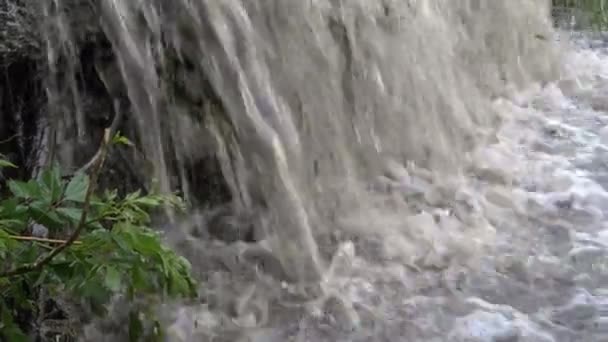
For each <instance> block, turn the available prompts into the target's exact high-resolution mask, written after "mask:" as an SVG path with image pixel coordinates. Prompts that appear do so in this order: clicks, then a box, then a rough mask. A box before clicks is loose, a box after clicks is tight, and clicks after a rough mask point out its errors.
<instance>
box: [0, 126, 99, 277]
mask: <svg viewBox="0 0 608 342" xmlns="http://www.w3.org/2000/svg"><path fill="white" fill-rule="evenodd" d="M110 139H111V129H110V128H107V129H106V130H105V131H104V137H103V141H102V142H101V146H100V147H99V152H98V154H99V158H97V162H96V165H95V167H94V168H93V171H92V172H91V180H90V182H89V186H88V188H87V192H86V195H85V198H84V205H83V208H82V215H80V221H79V222H78V226H76V230H74V232H73V233H72V235H70V237H69V238H68V239H67V240H66V241H65V242H64V243H62V244H61V245H60V246H58V247H57V248H55V249H53V250H52V251H51V252H50V253H49V254H47V255H46V256H44V257H40V258H38V260H36V262H34V263H31V264H27V265H23V266H20V267H16V268H14V269H12V270H8V271H6V272H3V273H0V278H6V277H12V276H16V275H21V274H25V273H29V272H32V271H37V270H40V269H41V268H42V267H44V266H45V265H46V264H48V263H49V262H51V260H53V258H55V257H56V256H57V255H58V254H59V253H61V252H63V251H64V250H65V249H66V248H68V247H69V246H70V245H72V244H73V243H74V242H76V240H77V239H78V236H80V233H81V232H82V230H83V229H84V227H85V226H86V221H87V214H88V211H89V207H90V206H91V197H92V195H93V192H94V189H95V186H96V184H97V178H98V177H99V173H100V171H101V168H102V166H103V163H104V161H105V159H106V155H107V152H108V145H109V143H110Z"/></svg>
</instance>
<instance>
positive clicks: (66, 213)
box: [57, 207, 82, 224]
mask: <svg viewBox="0 0 608 342" xmlns="http://www.w3.org/2000/svg"><path fill="white" fill-rule="evenodd" d="M57 213H59V215H61V216H63V217H66V218H68V219H69V220H71V221H72V223H74V224H75V223H77V222H79V221H80V218H81V217H82V209H80V208H66V207H61V208H58V209H57Z"/></svg>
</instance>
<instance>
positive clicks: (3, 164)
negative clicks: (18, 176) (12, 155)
mask: <svg viewBox="0 0 608 342" xmlns="http://www.w3.org/2000/svg"><path fill="white" fill-rule="evenodd" d="M3 167H10V168H13V169H16V168H17V166H16V165H15V164H13V163H11V162H9V161H8V160H4V159H0V169H1V168H3Z"/></svg>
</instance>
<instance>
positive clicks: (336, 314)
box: [322, 296, 360, 331]
mask: <svg viewBox="0 0 608 342" xmlns="http://www.w3.org/2000/svg"><path fill="white" fill-rule="evenodd" d="M322 310H323V314H324V319H326V320H327V321H328V323H329V324H331V325H332V326H335V327H339V328H340V329H341V330H343V331H353V330H355V329H357V327H359V325H360V322H359V316H358V315H357V312H356V311H355V309H354V308H353V306H352V305H351V304H350V303H347V302H346V301H344V300H343V299H341V298H338V297H337V296H330V297H329V298H328V299H327V300H326V301H325V303H324V304H323V309H322Z"/></svg>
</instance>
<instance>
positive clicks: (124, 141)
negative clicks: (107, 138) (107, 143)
mask: <svg viewBox="0 0 608 342" xmlns="http://www.w3.org/2000/svg"><path fill="white" fill-rule="evenodd" d="M112 144H116V145H125V146H134V145H133V143H132V142H131V141H130V140H129V139H128V138H127V137H125V136H124V135H122V134H121V133H120V132H116V134H115V135H114V137H113V138H112Z"/></svg>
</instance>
